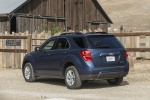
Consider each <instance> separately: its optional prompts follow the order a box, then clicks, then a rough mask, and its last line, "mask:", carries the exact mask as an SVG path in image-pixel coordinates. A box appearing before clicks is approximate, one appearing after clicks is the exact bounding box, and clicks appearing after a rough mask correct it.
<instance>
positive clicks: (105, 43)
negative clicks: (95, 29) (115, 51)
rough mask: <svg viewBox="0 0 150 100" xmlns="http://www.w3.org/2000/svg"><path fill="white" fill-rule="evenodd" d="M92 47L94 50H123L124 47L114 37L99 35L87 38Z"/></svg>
mask: <svg viewBox="0 0 150 100" xmlns="http://www.w3.org/2000/svg"><path fill="white" fill-rule="evenodd" d="M87 39H88V41H89V43H90V45H91V46H92V47H94V48H121V47H122V45H121V44H120V43H119V41H118V40H117V39H116V38H115V37H114V36H108V35H97V36H87Z"/></svg>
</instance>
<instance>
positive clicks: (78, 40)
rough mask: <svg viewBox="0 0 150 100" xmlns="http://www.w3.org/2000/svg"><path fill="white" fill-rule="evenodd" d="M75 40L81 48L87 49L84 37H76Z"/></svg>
mask: <svg viewBox="0 0 150 100" xmlns="http://www.w3.org/2000/svg"><path fill="white" fill-rule="evenodd" d="M73 40H74V42H75V43H76V44H77V45H78V46H79V47H80V48H86V45H85V43H84V38H83V37H75V38H73Z"/></svg>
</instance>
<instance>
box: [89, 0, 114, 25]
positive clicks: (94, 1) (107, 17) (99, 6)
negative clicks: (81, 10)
mask: <svg viewBox="0 0 150 100" xmlns="http://www.w3.org/2000/svg"><path fill="white" fill-rule="evenodd" d="M92 1H93V3H94V5H95V6H96V7H97V8H98V9H99V11H100V12H101V13H102V14H103V16H104V17H105V18H106V20H107V21H108V22H109V23H111V24H112V23H113V22H112V20H111V19H110V18H109V16H108V15H107V13H106V12H105V11H104V9H103V8H102V6H101V5H100V3H99V2H98V0H92Z"/></svg>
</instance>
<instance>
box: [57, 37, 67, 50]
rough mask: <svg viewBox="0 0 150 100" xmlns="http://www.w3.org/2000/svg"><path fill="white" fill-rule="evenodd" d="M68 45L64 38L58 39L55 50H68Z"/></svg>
mask: <svg viewBox="0 0 150 100" xmlns="http://www.w3.org/2000/svg"><path fill="white" fill-rule="evenodd" d="M69 47H70V46H69V43H68V41H67V39H66V38H60V39H58V41H57V43H56V47H55V49H69Z"/></svg>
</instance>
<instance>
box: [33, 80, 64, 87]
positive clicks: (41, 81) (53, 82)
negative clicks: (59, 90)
mask: <svg viewBox="0 0 150 100" xmlns="http://www.w3.org/2000/svg"><path fill="white" fill-rule="evenodd" d="M36 82H38V83H44V84H50V85H58V86H63V87H66V85H65V81H64V80H63V79H38V80H37V81H36Z"/></svg>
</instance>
